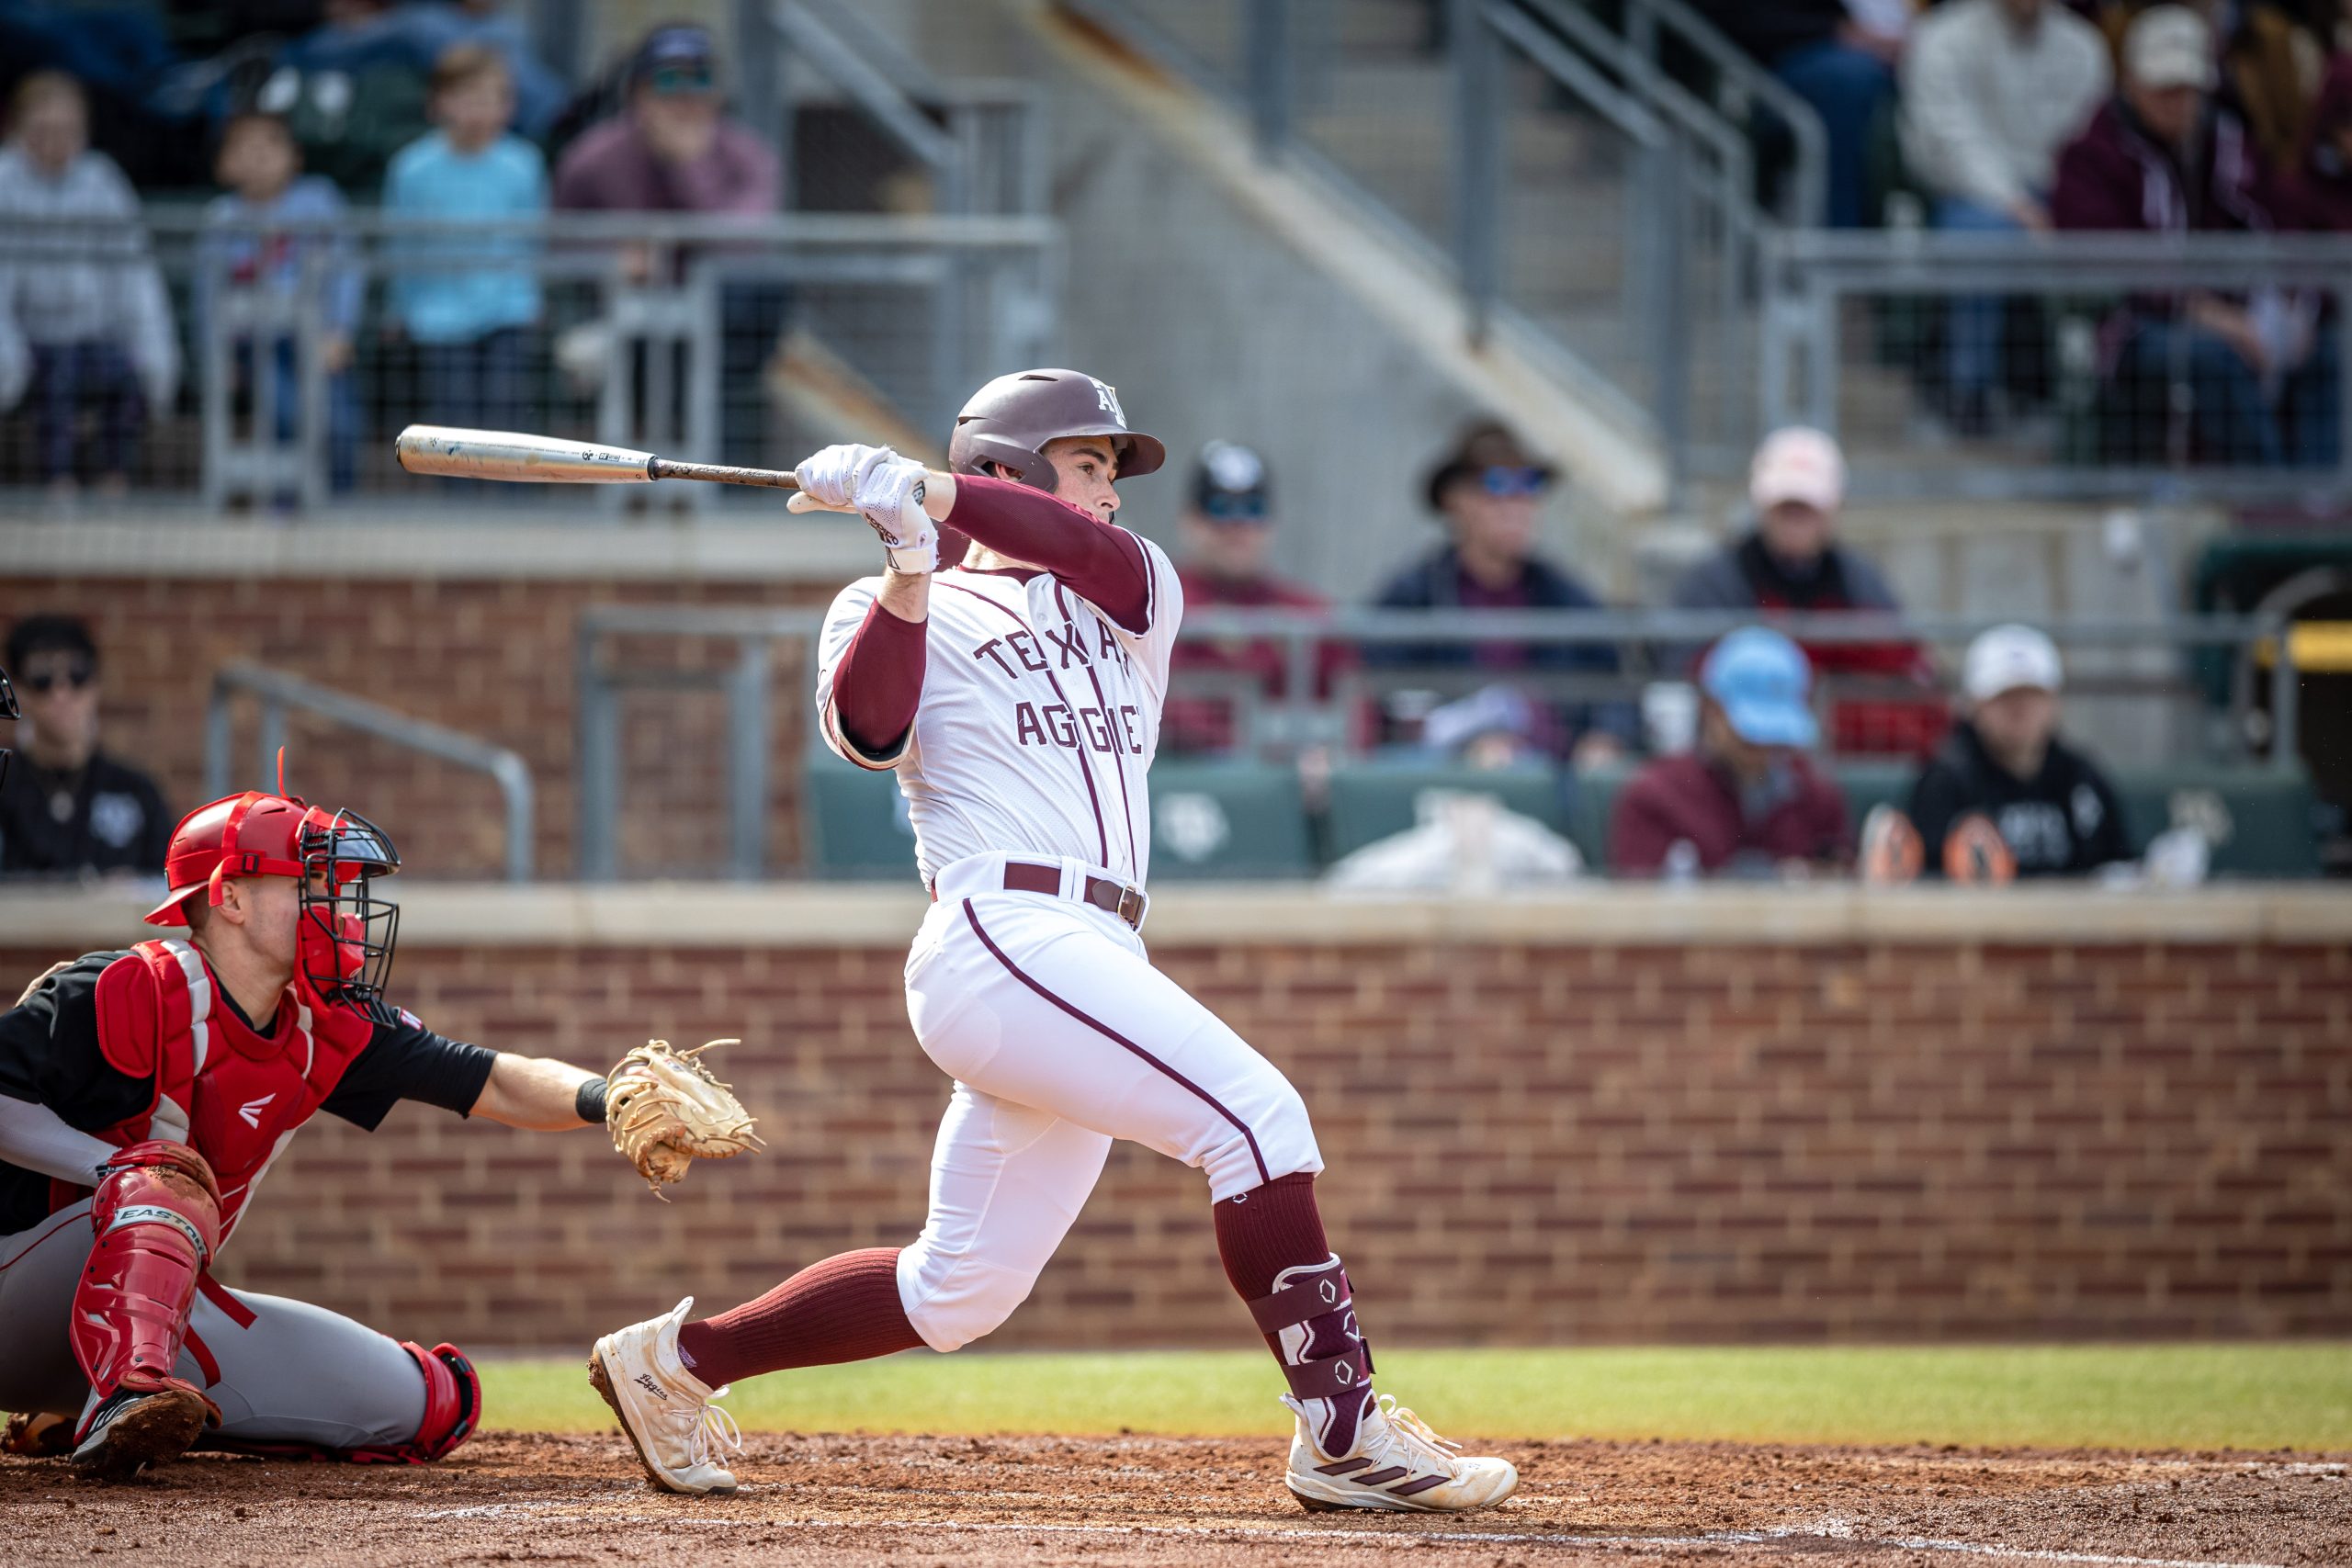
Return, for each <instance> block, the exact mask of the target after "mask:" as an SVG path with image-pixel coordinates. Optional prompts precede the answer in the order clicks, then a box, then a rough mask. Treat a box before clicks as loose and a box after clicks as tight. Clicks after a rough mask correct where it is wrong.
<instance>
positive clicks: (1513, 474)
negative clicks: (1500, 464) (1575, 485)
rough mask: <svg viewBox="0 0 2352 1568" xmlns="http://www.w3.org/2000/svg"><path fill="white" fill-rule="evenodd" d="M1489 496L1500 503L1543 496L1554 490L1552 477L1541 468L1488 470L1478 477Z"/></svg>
mask: <svg viewBox="0 0 2352 1568" xmlns="http://www.w3.org/2000/svg"><path fill="white" fill-rule="evenodd" d="M1478 482H1479V483H1480V484H1481V485H1483V486H1484V487H1485V488H1486V491H1487V494H1488V495H1491V496H1493V497H1495V498H1496V499H1498V500H1500V501H1510V500H1515V499H1517V498H1519V497H1521V496H1530V495H1542V494H1543V493H1544V491H1547V490H1549V489H1551V488H1552V476H1551V475H1549V474H1547V473H1545V472H1544V470H1543V469H1541V468H1488V469H1487V470H1486V471H1485V472H1484V473H1482V474H1480V475H1479V476H1478Z"/></svg>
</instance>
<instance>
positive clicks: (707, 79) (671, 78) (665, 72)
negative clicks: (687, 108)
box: [645, 63, 715, 95]
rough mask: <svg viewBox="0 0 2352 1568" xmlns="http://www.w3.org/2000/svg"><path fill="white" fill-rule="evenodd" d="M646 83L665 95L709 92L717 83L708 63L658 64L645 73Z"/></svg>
mask: <svg viewBox="0 0 2352 1568" xmlns="http://www.w3.org/2000/svg"><path fill="white" fill-rule="evenodd" d="M645 83H646V85H647V86H649V87H651V88H652V89H653V90H654V91H655V92H657V93H661V94H663V95H669V94H673V93H677V94H684V93H707V92H709V91H710V90H711V88H712V86H713V85H715V78H714V77H713V76H712V75H711V73H710V67H709V66H707V65H701V64H691V63H689V64H681V65H657V66H655V67H654V68H653V69H652V70H650V71H649V72H647V73H645Z"/></svg>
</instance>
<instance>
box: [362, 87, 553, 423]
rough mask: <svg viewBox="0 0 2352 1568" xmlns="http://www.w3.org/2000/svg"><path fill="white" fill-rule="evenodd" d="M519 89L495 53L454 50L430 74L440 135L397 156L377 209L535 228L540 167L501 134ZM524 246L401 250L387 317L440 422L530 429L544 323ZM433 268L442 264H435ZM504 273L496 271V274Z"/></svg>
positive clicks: (542, 182)
mask: <svg viewBox="0 0 2352 1568" xmlns="http://www.w3.org/2000/svg"><path fill="white" fill-rule="evenodd" d="M433 118H434V120H435V124H436V125H437V126H438V127H439V129H437V130H434V131H432V132H431V133H430V134H428V135H425V136H423V137H420V138H419V139H418V140H416V141H413V142H411V143H409V145H407V146H406V147H403V148H401V151H400V152H399V153H398V154H397V155H396V156H394V158H393V159H392V164H391V169H390V173H389V174H388V175H386V176H385V180H384V210H385V212H386V213H387V214H389V215H390V216H394V217H401V218H417V219H428V220H435V221H439V222H464V221H467V220H500V219H518V218H535V217H537V216H539V215H540V214H542V213H544V212H546V211H547V208H548V172H547V163H546V160H545V159H543V158H542V157H541V156H540V155H539V150H538V149H537V147H534V146H532V145H531V144H530V143H529V142H528V141H524V140H523V139H522V138H521V137H519V136H515V135H514V134H512V133H511V132H509V131H508V130H507V129H506V128H507V125H508V123H509V122H510V121H512V120H513V119H514V118H515V85H514V82H513V80H512V79H511V78H510V77H509V76H508V74H507V70H506V62H505V61H504V59H503V58H502V57H501V56H500V55H499V53H498V52H497V51H495V50H492V49H489V48H486V47H484V46H482V45H480V44H458V45H456V46H455V47H453V48H451V49H449V50H448V51H446V52H445V53H444V54H443V55H442V56H441V59H440V61H439V62H437V63H436V64H435V66H434V68H433ZM537 250H538V242H537V240H535V239H532V238H530V237H528V236H525V235H485V236H483V237H481V238H480V239H468V238H465V237H463V236H458V235H419V236H417V237H415V238H413V239H404V240H401V242H400V243H399V252H398V254H400V256H401V258H402V261H403V266H402V268H401V271H399V272H398V273H397V274H395V276H393V278H392V288H391V301H390V302H391V311H392V316H393V319H394V320H395V321H397V322H398V323H399V325H400V327H401V330H402V331H404V332H405V333H407V334H408V336H409V338H410V340H411V341H412V342H413V343H414V344H416V346H417V354H418V357H419V361H420V367H421V369H422V371H423V378H424V403H425V407H426V409H427V411H428V412H429V413H430V415H431V417H432V419H433V420H434V421H435V423H443V424H459V425H487V426H492V427H496V428H501V429H514V428H523V427H526V423H527V421H526V412H529V411H526V399H525V396H524V391H525V377H526V366H525V357H524V345H525V334H526V330H527V329H528V328H530V327H531V326H532V325H534V324H535V323H536V322H537V321H538V318H539V285H538V279H537V277H536V276H534V275H533V274H532V272H531V270H530V261H531V258H532V257H533V256H534V255H535V254H537ZM436 257H444V258H447V259H446V260H444V261H441V262H440V264H439V265H435V258H436ZM502 264H503V265H502Z"/></svg>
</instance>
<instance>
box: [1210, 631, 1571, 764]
mask: <svg viewBox="0 0 2352 1568" xmlns="http://www.w3.org/2000/svg"><path fill="white" fill-rule="evenodd" d="M1185 607H1186V608H1187V609H1190V608H1191V606H1190V605H1189V604H1187V605H1186V606H1185ZM1543 742H1544V716H1543V714H1541V713H1539V712H1538V711H1537V710H1536V707H1535V705H1534V704H1533V703H1531V702H1529V701H1528V700H1527V694H1526V693H1524V692H1521V691H1520V690H1518V689H1517V688H1515V687H1511V686H1482V687H1480V688H1479V689H1478V690H1476V691H1475V692H1473V693H1471V694H1469V695H1468V696H1466V697H1457V698H1456V699H1454V700H1453V702H1450V703H1446V704H1444V705H1442V706H1439V707H1434V708H1431V709H1430V714H1429V716H1428V717H1427V718H1425V719H1423V720H1422V721H1421V749H1422V750H1426V751H1431V752H1434V753H1436V754H1437V755H1438V756H1440V757H1442V758H1444V759H1445V760H1446V761H1451V762H1459V763H1460V764H1462V765H1463V766H1464V767H1466V768H1475V769H1477V770H1479V771H1481V772H1488V771H1494V770H1498V769H1503V768H1512V767H1517V766H1519V765H1520V764H1521V763H1523V762H1543V761H1547V759H1546V758H1545V756H1544V744H1543Z"/></svg>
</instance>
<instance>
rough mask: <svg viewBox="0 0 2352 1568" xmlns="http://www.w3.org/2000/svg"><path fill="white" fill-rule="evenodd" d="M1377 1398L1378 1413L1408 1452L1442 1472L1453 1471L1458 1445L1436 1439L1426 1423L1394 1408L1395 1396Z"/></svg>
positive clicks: (1437, 1437) (1443, 1439)
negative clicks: (1418, 1456)
mask: <svg viewBox="0 0 2352 1568" xmlns="http://www.w3.org/2000/svg"><path fill="white" fill-rule="evenodd" d="M1378 1397H1379V1401H1380V1413H1381V1415H1382V1416H1385V1417H1386V1418H1387V1421H1388V1429H1389V1430H1390V1431H1391V1432H1393V1433H1395V1434H1396V1435H1397V1438H1398V1439H1399V1440H1400V1441H1401V1442H1402V1444H1403V1445H1404V1446H1405V1447H1406V1448H1407V1449H1408V1450H1412V1451H1415V1452H1417V1453H1419V1454H1420V1455H1421V1456H1422V1457H1424V1458H1426V1459H1427V1460H1429V1461H1430V1462H1431V1463H1432V1464H1435V1465H1437V1466H1439V1467H1440V1468H1442V1469H1444V1470H1447V1471H1451V1470H1453V1456H1454V1455H1456V1454H1458V1453H1460V1452H1461V1451H1462V1445H1461V1444H1460V1443H1457V1442H1454V1441H1453V1440H1452V1439H1450V1438H1441V1437H1439V1436H1438V1435H1437V1433H1436V1432H1435V1431H1433V1430H1431V1429H1430V1424H1429V1423H1428V1422H1426V1421H1424V1420H1422V1419H1421V1418H1420V1417H1419V1416H1416V1415H1414V1414H1413V1413H1412V1412H1411V1411H1410V1410H1408V1409H1407V1408H1405V1406H1403V1405H1401V1404H1397V1396H1396V1395H1395V1394H1393V1393H1384V1394H1381V1395H1379V1396H1378Z"/></svg>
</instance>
